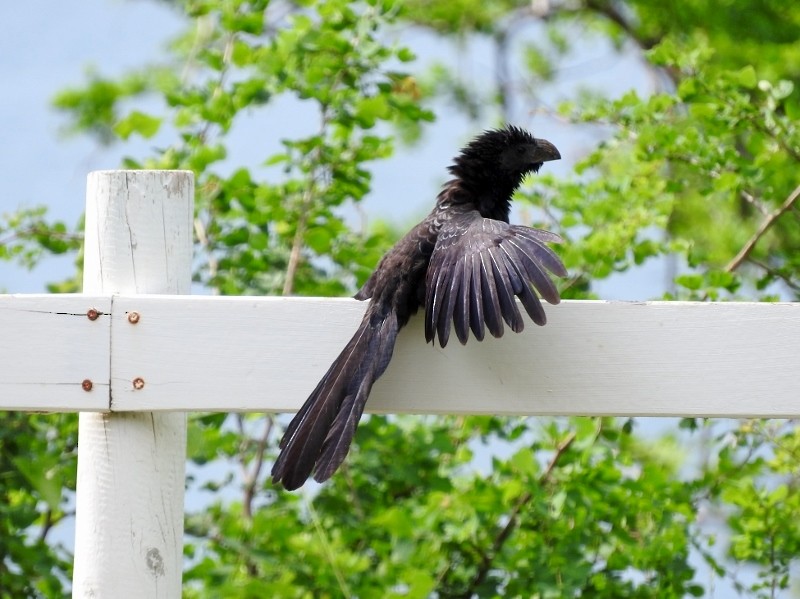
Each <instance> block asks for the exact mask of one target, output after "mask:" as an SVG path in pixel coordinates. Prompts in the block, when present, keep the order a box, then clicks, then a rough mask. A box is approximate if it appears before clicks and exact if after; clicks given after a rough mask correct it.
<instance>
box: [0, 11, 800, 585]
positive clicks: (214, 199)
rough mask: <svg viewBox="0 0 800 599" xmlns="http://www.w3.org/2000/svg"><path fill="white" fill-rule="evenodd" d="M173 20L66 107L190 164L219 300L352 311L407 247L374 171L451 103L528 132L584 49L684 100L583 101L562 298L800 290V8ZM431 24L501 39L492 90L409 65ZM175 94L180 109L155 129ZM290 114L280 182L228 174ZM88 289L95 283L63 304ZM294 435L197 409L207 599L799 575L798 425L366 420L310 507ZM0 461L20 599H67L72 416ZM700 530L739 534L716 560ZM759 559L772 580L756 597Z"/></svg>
mask: <svg viewBox="0 0 800 599" xmlns="http://www.w3.org/2000/svg"><path fill="white" fill-rule="evenodd" d="M172 4H174V5H175V6H176V7H178V8H180V9H182V10H183V11H184V12H185V14H186V17H187V25H188V27H187V30H186V32H185V33H184V34H183V35H181V36H180V37H179V38H177V39H176V40H175V41H174V43H173V44H172V46H171V48H170V52H171V57H172V59H171V60H170V61H168V62H166V63H164V64H159V65H147V66H143V67H142V68H141V69H139V70H137V71H135V72H132V73H128V74H126V75H124V76H122V77H120V78H116V79H109V78H105V77H103V76H101V75H99V74H96V73H92V74H90V75H89V77H88V82H87V83H86V84H85V85H83V86H82V87H80V88H74V89H71V90H69V91H66V92H63V93H62V94H60V95H59V96H58V98H57V99H56V105H57V106H58V107H59V108H60V109H61V110H62V111H64V112H65V113H66V114H67V115H68V116H69V122H70V125H69V130H70V131H73V132H76V133H82V134H89V135H92V136H94V137H95V138H96V139H97V140H98V141H99V142H100V143H104V144H108V143H113V142H116V141H119V140H126V139H129V138H130V137H132V136H140V137H144V138H147V139H150V140H151V143H152V144H155V145H157V146H158V148H159V149H158V150H156V151H155V152H154V153H153V154H152V155H149V156H139V157H130V158H128V159H127V160H126V161H125V166H127V167H144V168H188V169H191V170H193V171H194V172H195V174H196V177H197V198H196V206H197V214H196V218H195V223H194V224H195V231H196V235H197V239H196V249H197V252H196V255H197V262H196V263H197V271H196V273H195V280H196V281H197V282H198V283H200V284H202V285H204V286H205V287H206V288H208V289H211V290H213V291H215V292H219V293H226V294H244V293H258V294H267V293H306V294H314V295H338V294H343V293H349V292H350V291H352V289H353V287H354V284H358V283H360V282H362V281H363V280H364V278H365V277H366V276H367V273H368V272H369V271H370V269H371V268H372V267H373V266H374V264H375V263H376V261H377V260H378V259H379V257H380V255H381V254H382V252H383V251H384V249H385V248H386V247H387V245H388V243H389V241H390V240H391V239H392V238H394V237H396V235H397V233H398V232H397V231H396V230H395V229H396V228H395V227H393V226H386V225H380V224H379V225H378V226H375V227H372V228H371V229H370V230H369V231H368V232H366V233H365V232H357V231H354V230H353V229H352V227H351V226H350V225H349V224H348V222H347V221H346V220H345V219H344V218H343V217H342V212H341V208H342V207H343V206H345V205H348V204H357V203H358V202H359V201H360V200H361V199H363V198H364V197H365V195H366V194H367V193H368V192H369V189H370V183H371V179H370V173H369V164H370V162H371V161H373V160H378V159H385V158H387V157H389V156H390V155H391V153H392V149H393V136H392V135H390V134H389V133H388V132H389V131H391V129H390V128H389V127H393V128H394V129H393V130H394V131H395V132H396V135H397V136H399V137H401V138H405V139H407V140H408V139H414V138H415V137H416V136H417V135H418V133H419V131H420V128H421V127H422V126H423V124H424V123H425V122H426V121H428V120H430V119H431V118H432V115H431V113H430V112H429V111H427V110H426V109H425V108H424V105H423V101H427V100H428V99H431V98H438V99H445V100H448V101H449V103H450V104H451V105H454V106H456V107H457V108H458V109H460V110H463V111H464V112H465V113H466V114H467V115H468V116H470V117H472V118H475V119H477V118H482V117H483V115H485V114H486V113H487V110H489V111H491V112H492V113H494V112H495V111H499V112H500V113H502V114H503V116H504V117H505V118H509V117H510V116H512V115H511V111H510V106H512V104H513V103H512V101H511V100H512V99H513V100H514V101H515V102H516V103H517V104H519V105H523V106H524V107H525V110H526V111H527V110H529V109H530V108H531V107H537V106H539V104H538V101H539V100H538V98H537V96H536V94H537V93H538V92H537V90H538V89H539V88H540V86H541V85H544V84H545V83H546V82H548V81H550V80H553V79H554V78H557V77H558V75H559V67H560V66H562V65H561V63H560V61H561V59H562V58H563V57H565V56H571V55H572V53H573V52H576V51H577V50H576V42H575V40H576V35H575V33H576V31H578V32H580V33H581V40H582V41H583V40H585V39H587V38H591V37H592V36H595V39H598V40H599V39H604V40H610V41H611V42H612V44H614V46H615V47H617V48H619V49H620V50H624V51H636V52H640V57H641V59H642V61H644V62H646V63H647V64H648V65H649V68H650V69H651V70H652V72H653V73H654V74H655V75H657V77H656V79H658V80H661V81H666V82H667V83H668V85H667V87H668V88H669V90H668V91H666V92H665V91H659V90H655V91H654V93H652V94H650V95H647V96H644V97H642V96H641V95H637V94H635V93H633V92H630V93H625V94H623V95H622V96H621V97H618V98H604V97H599V96H598V95H597V94H592V93H591V92H589V91H586V90H582V91H581V92H579V94H578V96H577V97H575V98H567V99H566V100H565V101H564V102H563V105H562V106H561V107H560V109H559V118H560V119H567V120H569V121H571V122H572V123H574V126H575V127H576V128H578V127H593V128H597V130H601V131H604V132H605V133H606V134H605V136H604V141H603V142H602V143H600V144H599V145H598V146H597V147H596V148H593V149H592V150H591V151H590V152H589V153H588V154H587V155H586V156H585V157H584V158H583V159H582V160H581V161H580V163H579V165H578V168H577V169H576V172H575V174H574V175H573V176H572V177H569V178H567V179H561V180H557V179H555V178H553V177H552V176H549V175H543V176H540V177H537V178H536V180H535V188H532V189H530V190H529V191H528V193H526V194H522V195H523V196H528V197H529V198H530V199H531V201H533V202H535V204H536V207H537V210H536V211H535V212H533V214H535V215H536V218H535V219H533V220H535V221H541V222H535V223H533V224H542V225H544V226H546V227H547V228H550V229H553V230H556V231H558V232H560V233H561V234H562V235H563V236H564V237H565V238H566V239H567V240H568V242H567V243H566V244H564V245H563V246H561V247H560V248H559V253H560V254H561V255H562V256H563V257H564V259H565V261H566V262H567V264H568V265H569V267H570V272H571V273H572V278H571V279H570V280H569V281H567V282H566V283H565V285H564V288H563V294H564V296H565V297H576V298H584V297H592V296H593V293H594V292H593V283H594V282H596V281H599V280H602V279H604V278H607V277H609V276H611V275H613V274H615V273H620V272H627V271H632V270H635V269H636V268H638V267H640V266H642V265H645V264H647V263H648V262H649V261H652V260H655V259H669V260H673V261H674V263H675V264H676V269H675V270H676V273H675V277H674V281H672V285H671V288H670V289H668V292H667V293H666V297H668V298H679V299H696V300H709V299H711V300H713V299H731V298H745V299H758V300H769V299H772V298H774V297H775V296H776V294H781V295H782V296H783V297H791V296H793V297H797V295H798V294H800V275H799V273H800V253H798V252H797V251H796V248H797V247H800V221H799V220H798V218H797V214H798V208H797V207H796V206H797V204H796V202H795V200H796V198H797V195H798V194H800V187H798V185H800V180H798V178H797V176H796V173H797V172H798V162H800V133H798V128H797V126H796V121H797V118H798V116H800V100H799V99H798V93H797V91H796V89H797V86H798V84H800V81H798V79H799V77H798V75H799V73H800V71H798V65H800V60H798V58H800V57H798V46H797V44H796V43H795V40H796V31H797V26H798V23H800V8H796V7H795V6H794V5H791V4H787V3H785V2H778V0H754V1H753V2H750V3H746V5H745V6H743V7H742V10H736V11H734V10H721V9H720V7H719V6H716V5H715V3H692V2H685V1H684V2H678V3H673V5H671V7H670V9H669V10H665V8H664V6H663V5H662V4H659V3H651V2H641V1H639V0H630V1H628V2H624V3H611V2H602V1H599V2H598V1H591V2H590V1H588V0H586V1H579V2H573V3H569V4H568V5H561V4H558V3H546V2H545V3H538V2H534V3H531V2H488V3H487V2H483V3H479V2H472V1H468V0H464V1H459V2H449V1H444V0H436V1H433V2H417V1H415V0H407V1H406V2H403V3H400V2H397V3H395V2H392V1H387V2H381V1H379V0H365V1H361V2H354V3H351V2H346V1H344V0H324V1H323V0H320V1H316V2H315V1H310V0H304V1H302V2H273V3H269V2H266V1H252V0H251V1H249V2H245V1H244V0H233V1H225V2H221V1H218V0H185V1H183V2H172ZM409 24H411V25H414V26H417V27H418V26H422V27H426V28H429V29H430V30H431V31H434V32H436V33H437V35H440V36H444V37H447V36H451V37H452V38H454V39H455V43H458V44H468V43H470V41H472V40H474V39H475V38H476V37H477V36H479V37H481V38H482V40H483V41H484V42H486V41H487V40H488V41H489V42H490V44H491V48H492V50H493V52H495V54H494V56H493V61H494V64H495V65H496V67H497V72H496V73H487V77H486V80H488V81H491V84H490V85H493V86H494V87H492V88H491V89H489V91H487V89H486V85H485V84H486V81H474V80H472V79H466V78H465V77H463V75H462V72H463V71H458V70H456V69H453V68H451V67H450V66H449V65H447V64H445V63H442V62H440V63H438V64H436V66H434V67H433V68H432V69H431V70H429V71H428V72H427V73H424V74H421V73H415V72H414V68H415V64H414V56H413V54H412V52H411V51H410V50H409V49H407V48H404V47H402V45H390V44H388V43H387V42H386V39H387V38H388V37H389V35H388V32H390V31H391V32H393V34H394V35H396V34H397V32H398V31H399V32H401V33H402V32H403V31H404V29H403V27H405V26H407V25H409ZM531 32H533V34H531ZM577 49H579V48H577ZM488 62H490V61H487V60H484V61H483V63H482V65H481V68H480V69H475V71H474V72H480V71H482V70H485V68H486V63H488ZM510 65H516V66H515V68H518V69H521V70H522V72H523V77H522V80H519V81H515V80H513V79H512V78H511V75H509V73H511V71H513V70H514V69H510V68H509V66H510ZM610 75H611V76H613V74H610ZM154 97H155V98H158V99H160V100H161V101H162V102H163V104H162V105H161V106H160V107H159V108H158V109H152V108H145V105H146V106H149V107H151V106H152V103H147V104H146V103H143V102H142V100H152V99H153V98H154ZM278 101H280V102H282V106H285V103H286V102H290V103H291V105H292V106H293V107H294V109H296V110H297V111H298V114H302V117H298V119H297V126H296V130H297V133H296V136H294V137H292V138H291V139H284V140H281V142H280V149H279V150H277V151H271V150H266V149H265V151H264V153H263V155H260V156H257V157H255V160H254V163H253V164H256V166H253V165H242V164H231V161H230V160H229V158H228V156H229V154H230V152H229V150H230V134H231V131H232V130H233V129H234V128H235V127H237V126H244V127H253V126H254V125H253V124H252V123H259V124H258V125H257V127H261V128H263V131H262V132H259V135H261V136H262V137H263V138H265V139H269V138H270V137H272V136H271V135H270V129H271V127H273V126H274V119H275V118H283V117H282V115H281V114H279V113H277V112H275V113H273V107H274V106H275V105H276V102H278ZM245 116H247V117H248V119H249V120H247V121H246V123H245V124H244V125H242V123H243V119H244V118H245ZM309 123H310V125H309ZM476 128H477V125H476ZM265 147H266V144H265ZM431 195H432V196H433V192H432V194H431ZM79 229H80V227H77V231H73V230H71V229H70V228H68V227H66V226H65V225H64V224H62V223H50V222H48V221H47V220H46V219H45V215H44V211H43V210H42V209H34V210H27V211H21V212H19V213H17V214H14V215H11V216H8V217H5V219H4V220H3V221H2V222H0V259H5V260H17V261H19V262H21V263H22V264H25V265H27V266H31V265H33V264H35V263H36V261H37V260H38V259H39V258H40V257H41V256H42V255H44V253H45V252H51V253H63V252H67V251H75V250H76V249H77V247H78V245H79V243H80V238H81V235H80V231H79ZM76 288H77V287H76V283H75V280H74V279H73V280H71V281H67V282H65V283H63V284H62V285H61V286H59V287H54V288H53V289H54V290H59V291H64V290H74V289H76ZM655 293H656V292H655V291H654V294H655ZM645 400H646V398H643V401H645ZM281 422H282V421H281V420H280V419H278V420H276V419H273V418H272V417H264V416H258V415H248V416H242V415H239V416H226V415H224V414H222V415H221V414H213V415H197V416H194V417H193V418H192V420H191V425H190V429H189V451H188V453H189V456H190V460H191V461H192V462H193V464H194V466H195V468H194V469H193V472H194V473H196V478H190V480H189V489H190V492H194V493H198V494H200V495H202V496H204V497H208V498H209V505H208V507H207V508H205V509H202V510H200V511H198V512H196V513H190V514H187V520H186V531H187V536H188V542H187V544H186V557H187V564H188V565H187V570H186V572H185V576H184V579H185V588H184V592H185V595H186V596H187V597H253V596H266V597H270V596H275V597H334V596H336V597H338V596H345V597H356V596H357V597H367V598H368V597H430V596H436V597H442V598H444V597H473V596H477V597H500V596H503V597H541V598H548V597H565V596H592V597H685V596H701V595H703V594H704V593H705V592H706V590H707V589H706V588H705V587H704V586H703V584H701V583H700V582H698V580H705V579H698V577H697V576H696V574H695V572H694V565H693V564H697V563H698V560H704V561H705V563H706V565H707V566H708V568H710V569H711V571H712V572H713V573H714V574H715V575H716V576H718V577H719V578H724V579H727V580H729V581H730V582H731V583H732V584H733V586H734V587H735V588H736V589H738V590H739V591H740V592H742V593H743V594H747V595H748V596H759V597H776V596H778V594H779V593H780V592H781V591H783V590H785V589H787V588H789V586H790V584H791V582H792V580H791V573H792V567H793V566H795V565H796V556H797V555H798V550H800V529H798V526H797V524H796V522H795V520H796V514H797V511H798V509H800V494H799V493H798V480H797V467H796V465H797V463H798V459H799V458H800V429H798V428H797V427H796V426H795V425H794V424H793V423H792V422H782V421H775V422H771V423H763V422H750V421H747V422H742V423H734V422H715V421H708V422H701V421H697V420H692V419H684V420H683V421H681V424H680V433H679V434H680V435H681V436H680V437H679V438H677V439H673V438H672V437H669V436H667V437H665V438H663V439H659V440H644V439H641V438H639V437H638V436H637V435H636V426H635V424H636V423H635V421H633V420H630V419H629V420H617V419H579V418H575V419H569V420H566V419H565V420H547V419H542V420H532V419H528V420H520V419H508V418H493V417H467V418H412V417H371V418H369V419H368V420H367V421H366V422H364V423H363V424H362V426H361V427H360V429H359V434H358V435H357V438H356V447H354V448H353V451H352V452H351V455H350V456H349V458H348V460H347V462H346V463H345V466H344V468H343V470H342V471H341V472H340V473H339V474H337V475H336V476H335V477H334V479H333V480H331V481H330V482H329V483H327V484H326V485H324V486H323V487H321V488H319V489H313V490H311V491H309V492H307V493H301V494H290V493H285V492H282V491H278V490H276V489H275V488H274V487H273V486H272V485H271V484H269V483H268V482H267V481H266V480H265V479H266V470H267V469H268V466H269V464H270V461H271V459H272V458H273V457H274V454H275V442H276V439H277V438H278V436H279V434H280V430H279V429H280V426H279V424H280V423H281ZM0 443H2V445H0V449H2V450H1V451H0V462H2V464H0V465H2V468H0V473H2V474H0V499H2V501H0V555H2V556H3V559H2V560H1V561H0V597H3V598H4V597H6V596H9V597H10V596H14V597H20V596H48V597H49V596H53V597H55V596H61V595H62V594H63V592H62V586H63V581H64V580H66V579H67V578H68V577H69V572H68V564H67V563H66V561H65V560H66V558H67V556H65V555H64V552H63V551H62V550H61V549H60V548H58V547H52V546H50V545H49V544H48V543H47V536H48V531H49V530H50V527H51V526H52V525H53V524H55V523H57V522H59V521H60V520H61V519H63V517H64V515H65V514H64V511H63V510H64V502H65V491H68V490H71V489H74V449H75V419H74V418H71V417H66V416H57V417H47V416H19V415H6V416H4V421H3V426H2V427H0ZM696 447H697V448H702V449H703V451H696V452H695V451H694V449H695V448H696ZM694 454H703V455H706V454H707V456H708V458H707V459H703V460H699V459H698V458H697V457H696V455H694ZM31 455H36V456H37V459H36V460H33V461H31V460H26V459H24V457H25V456H31ZM690 458H691V459H690ZM209 465H213V468H212V469H209V468H206V466H209ZM219 469H223V470H224V473H223V474H220V475H219V476H212V477H211V478H209V474H208V473H209V472H217V471H218V470H219ZM231 497H235V499H231ZM700 510H702V513H711V514H713V515H717V516H718V517H719V518H720V519H721V520H722V521H725V522H726V524H727V530H726V531H724V534H720V535H719V537H720V538H719V539H717V537H716V535H712V534H710V533H708V532H707V530H705V529H704V527H703V526H704V524H703V522H702V519H701V518H699V516H698V514H699V513H701V511H700ZM715 543H718V544H719V547H717V546H716V545H715ZM690 555H693V556H694V557H693V560H692V559H690ZM741 564H750V565H752V566H754V567H755V571H756V575H755V577H754V579H746V578H742V577H740V575H739V574H738V571H739V567H740V565H741Z"/></svg>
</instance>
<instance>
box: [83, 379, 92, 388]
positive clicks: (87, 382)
mask: <svg viewBox="0 0 800 599" xmlns="http://www.w3.org/2000/svg"><path fill="white" fill-rule="evenodd" d="M81 389H83V390H84V391H91V390H92V381H90V380H89V379H84V381H83V382H82V383H81Z"/></svg>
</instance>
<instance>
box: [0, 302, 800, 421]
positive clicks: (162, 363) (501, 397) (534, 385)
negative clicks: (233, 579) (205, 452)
mask: <svg viewBox="0 0 800 599" xmlns="http://www.w3.org/2000/svg"><path fill="white" fill-rule="evenodd" d="M364 308H365V304H364V303H361V302H357V301H355V300H349V299H319V298H278V297H259V298H256V297H252V298H251V297H230V298H227V297H209V296H169V295H158V296H155V295H153V296H147V295H108V296H92V295H25V296H14V295H7V296H0V330H2V331H3V338H4V339H3V341H4V342H3V343H2V345H0V360H2V363H3V364H4V368H2V369H0V409H14V410H27V411H38V410H45V411H130V412H138V411H162V410H163V411H167V410H172V411H225V412H228V411H264V412H281V411H294V410H296V409H298V408H299V406H300V405H301V404H302V402H303V401H304V400H305V398H306V397H307V396H308V394H309V393H310V391H311V390H312V389H313V388H314V386H315V385H316V383H317V381H318V380H319V378H320V377H321V376H322V375H323V374H324V372H325V371H326V370H327V368H328V366H329V365H330V363H331V361H332V360H333V359H334V358H335V357H336V355H337V354H338V352H339V351H340V350H341V348H342V347H343V346H344V344H345V343H346V342H347V340H348V339H349V338H350V336H351V335H352V334H353V332H354V331H355V329H356V327H357V325H358V322H359V321H360V318H361V316H362V314H363V311H364ZM547 314H548V319H549V322H548V324H547V326H545V327H537V326H535V325H533V323H531V322H529V321H528V322H527V323H526V328H525V331H523V332H522V333H520V334H514V333H512V332H510V331H508V330H507V331H506V334H505V336H504V337H503V338H502V339H493V338H491V337H489V338H487V339H486V340H484V341H483V342H477V341H475V340H474V339H470V341H469V343H468V344H467V345H466V346H465V347H462V346H461V345H460V344H459V343H458V341H457V340H456V339H452V340H451V342H450V344H449V345H448V346H447V347H446V348H445V349H441V348H439V347H433V346H432V345H430V344H427V345H426V344H425V340H424V335H423V332H422V318H421V317H420V316H418V317H415V318H413V319H412V321H411V323H410V325H409V326H408V327H407V329H405V330H404V331H402V332H401V333H400V336H399V338H398V343H397V347H396V349H395V354H394V358H393V360H392V363H391V364H390V366H389V368H388V370H387V371H386V374H385V375H384V376H383V377H382V378H381V379H380V380H379V381H378V382H377V383H376V384H375V387H374V389H373V392H372V395H371V398H370V401H369V402H368V404H367V411H371V412H378V413H418V414H433V413H448V414H459V413H469V414H476V413H477V414H480V413H490V414H515V415H572V414H583V415H640V416H677V415H680V416H718V417H796V416H800V377H798V376H796V364H797V358H796V355H797V340H798V339H800V304H796V303H772V304H767V303H744V302H742V303H692V302H604V301H565V302H563V303H562V304H561V305H559V306H548V307H547ZM487 335H488V333H487Z"/></svg>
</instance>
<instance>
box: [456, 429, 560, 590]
mask: <svg viewBox="0 0 800 599" xmlns="http://www.w3.org/2000/svg"><path fill="white" fill-rule="evenodd" d="M575 437H576V434H575V432H571V433H570V434H568V435H567V436H566V437H565V438H564V440H563V441H561V443H559V444H558V447H556V451H555V453H554V454H553V457H552V458H551V459H550V463H549V464H548V465H547V468H546V469H545V471H544V472H543V473H542V475H541V476H540V477H539V484H540V485H542V484H544V483H547V482H549V481H550V477H551V475H552V473H553V470H555V468H556V466H557V465H558V461H559V460H560V459H561V456H563V455H564V454H565V453H566V451H567V450H568V449H569V448H570V446H571V445H572V443H573V441H575ZM531 499H533V493H532V492H530V491H528V492H526V493H524V494H523V495H522V496H520V498H519V499H518V500H517V503H516V504H515V505H514V507H513V508H512V510H511V514H510V515H509V516H508V521H507V522H506V524H505V526H503V528H501V529H500V531H499V532H498V533H497V535H496V536H495V538H494V541H492V546H491V549H490V550H489V551H487V552H485V553H484V554H483V558H482V560H481V565H480V567H479V568H478V571H477V572H476V573H475V576H474V577H473V578H472V581H471V582H470V584H469V587H467V590H466V591H464V593H463V594H461V595H460V597H463V598H464V599H467V598H469V597H472V596H473V595H474V593H475V589H477V588H478V587H479V586H480V585H481V584H483V581H484V580H486V576H487V575H488V574H489V571H490V570H491V568H492V563H493V562H494V558H495V557H496V556H497V555H498V554H499V553H500V551H501V550H502V548H503V545H505V543H506V541H508V539H509V537H510V536H511V534H512V533H513V532H514V530H515V529H516V528H517V525H518V521H519V514H520V512H521V511H522V508H524V507H525V506H526V505H527V504H528V503H530V500H531Z"/></svg>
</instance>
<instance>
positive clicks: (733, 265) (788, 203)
mask: <svg viewBox="0 0 800 599" xmlns="http://www.w3.org/2000/svg"><path fill="white" fill-rule="evenodd" d="M798 197H800V185H798V186H797V187H795V188H794V191H792V193H790V194H789V196H788V197H787V198H786V199H785V200H784V202H783V204H781V205H780V207H778V208H777V209H776V210H774V211H773V212H771V213H770V214H769V215H768V216H767V217H766V218H765V219H764V220H763V221H761V224H760V225H759V226H758V229H756V232H755V233H753V236H752V237H750V239H748V240H747V243H745V244H744V245H743V246H742V249H740V250H739V253H738V254H736V256H735V257H734V258H733V260H731V261H730V262H728V264H727V266H726V267H725V271H726V272H733V271H734V270H736V269H737V268H739V267H740V266H741V265H742V262H744V261H745V260H746V259H747V258H748V256H749V255H750V253H751V252H752V251H753V248H755V247H756V244H757V243H758V241H759V240H760V239H761V238H762V237H763V236H764V234H765V233H766V232H767V231H768V230H769V228H770V227H771V226H772V225H773V224H774V223H775V221H776V220H778V219H779V218H780V217H781V216H782V215H783V214H784V213H785V212H787V211H788V210H789V209H790V208H791V207H792V205H793V204H794V203H795V201H796V200H797V198H798Z"/></svg>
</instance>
